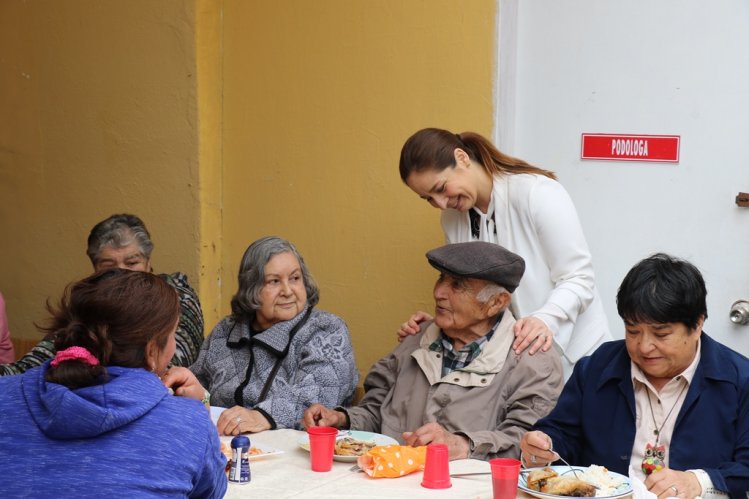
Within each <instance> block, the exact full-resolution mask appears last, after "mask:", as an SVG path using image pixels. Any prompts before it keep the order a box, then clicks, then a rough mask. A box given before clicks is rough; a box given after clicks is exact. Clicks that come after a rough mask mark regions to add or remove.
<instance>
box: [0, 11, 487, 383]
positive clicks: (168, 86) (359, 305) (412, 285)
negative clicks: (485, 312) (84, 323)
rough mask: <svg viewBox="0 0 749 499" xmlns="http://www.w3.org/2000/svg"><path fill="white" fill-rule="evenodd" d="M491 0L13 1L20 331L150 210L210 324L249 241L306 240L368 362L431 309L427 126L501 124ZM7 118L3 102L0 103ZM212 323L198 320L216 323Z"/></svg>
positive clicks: (10, 296) (7, 32)
mask: <svg viewBox="0 0 749 499" xmlns="http://www.w3.org/2000/svg"><path fill="white" fill-rule="evenodd" d="M495 9H496V6H495V0H474V1H471V2H456V1H454V0H430V1H424V0H387V1H386V0H383V1H377V2H372V1H371V0H321V1H315V2H309V1H306V0H283V1H277V2H260V1H250V0H223V1H222V0H173V1H168V0H159V1H158V2H154V1H152V0H129V1H127V2H122V1H119V0H89V1H84V0H66V1H64V2H60V1H54V0H46V1H45V0H25V1H24V0H3V1H2V2H0V109H3V119H2V120H0V196H1V197H0V199H2V203H0V210H1V211H0V230H2V233H3V236H4V237H3V240H4V242H3V243H2V249H3V258H0V290H2V291H3V292H4V293H5V294H6V299H7V301H8V307H9V313H10V319H11V326H12V328H13V330H14V332H19V333H21V334H30V333H31V332H32V330H31V326H30V324H31V322H32V321H34V320H39V319H40V318H42V317H44V314H43V302H44V299H45V298H46V297H48V296H51V297H53V298H56V297H57V296H59V292H60V290H61V289H62V286H63V285H64V284H65V283H67V282H68V281H70V280H72V279H74V278H76V277H80V276H81V275H82V274H84V273H85V272H87V271H88V270H89V266H88V262H87V260H86V258H85V255H84V243H85V237H86V235H87V233H88V230H89V229H90V227H91V225H92V224H93V223H95V222H96V221H98V220H100V219H101V218H103V217H105V216H107V215H109V214H110V213H112V212H115V211H133V212H136V213H138V214H140V215H141V216H142V217H143V218H144V220H145V221H146V223H147V224H148V226H149V228H150V229H151V231H152V233H153V236H154V240H155V243H156V250H155V253H154V263H155V265H156V269H157V270H160V271H173V270H182V271H185V272H187V273H188V274H189V276H190V278H191V281H192V282H193V283H194V284H196V285H199V288H200V295H201V301H202V303H203V307H204V312H205V315H206V326H207V328H208V329H209V330H210V328H211V327H212V326H213V325H214V324H215V322H216V321H217V320H218V318H219V317H220V316H222V315H224V314H226V313H228V311H229V299H230V297H231V295H232V294H233V292H234V291H235V289H236V271H237V267H238V265H239V260H240V258H241V255H242V253H243V252H244V250H245V248H246V247H247V245H248V244H249V243H250V242H252V241H253V240H255V239H257V238H258V237H261V236H263V235H268V234H277V235H280V236H283V237H286V238H288V239H290V240H292V241H293V242H294V243H296V244H297V246H298V247H299V249H300V250H301V252H302V254H303V255H304V256H305V258H306V260H307V263H308V264H309V266H310V268H311V269H312V271H313V273H314V275H315V277H316V278H317V280H318V281H319V284H320V287H321V292H322V300H321V303H320V308H322V309H325V310H329V311H331V312H334V313H336V314H338V315H340V316H341V317H343V318H344V319H345V320H346V322H347V323H348V325H349V328H350V329H351V332H352V335H353V339H354V345H355V348H356V354H357V358H358V363H359V367H360V371H361V372H362V373H365V372H366V370H367V369H368V368H369V366H370V365H371V364H372V362H374V361H375V360H376V359H377V358H379V357H380V356H382V355H383V354H384V353H386V352H387V351H389V350H390V349H391V348H392V347H393V346H394V345H395V331H396V329H397V327H398V324H400V322H402V321H403V320H405V319H406V318H407V317H408V316H409V314H410V313H411V312H413V311H414V310H416V309H426V310H431V309H432V300H431V288H432V284H433V281H434V278H435V277H436V273H435V272H434V271H433V270H432V269H431V268H430V267H428V265H427V263H426V260H425V258H424V253H425V252H426V251H427V250H428V249H430V248H432V247H434V246H437V245H439V244H441V242H442V235H441V231H440V228H439V213H438V212H437V211H436V210H434V209H432V208H430V207H429V206H428V205H427V204H426V203H425V202H423V201H421V200H419V199H418V198H417V197H416V196H415V195H414V194H413V193H411V192H410V191H409V190H408V189H407V188H406V187H405V186H404V185H403V184H402V183H401V181H400V179H399V177H398V174H397V163H398V154H399V151H400V147H401V145H402V143H403V141H404V140H405V139H406V138H407V137H408V136H409V135H410V134H411V133H413V132H414V131H416V130H418V129H419V128H422V127H425V126H441V127H447V128H450V129H453V130H456V131H462V130H468V129H471V130H476V131H479V132H482V133H485V134H489V133H490V132H491V125H492V123H491V120H492V106H493V101H492V78H493V74H494V69H493V68H494V54H493V46H494V42H493V40H494V39H495V33H494V26H495V17H496V10H495ZM6 110H7V111H6ZM207 332H208V331H207Z"/></svg>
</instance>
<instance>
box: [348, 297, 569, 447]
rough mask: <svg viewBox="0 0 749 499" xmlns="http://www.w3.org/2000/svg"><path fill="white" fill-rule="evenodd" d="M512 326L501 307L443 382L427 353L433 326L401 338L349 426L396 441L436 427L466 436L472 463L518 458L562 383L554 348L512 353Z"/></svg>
mask: <svg viewBox="0 0 749 499" xmlns="http://www.w3.org/2000/svg"><path fill="white" fill-rule="evenodd" d="M513 324H515V319H514V317H513V316H512V314H511V313H510V311H509V310H506V311H505V313H504V316H503V317H502V320H501V322H500V323H499V325H498V326H497V330H496V331H495V333H494V335H493V336H492V338H491V340H489V342H488V343H487V344H486V345H485V346H484V348H483V350H482V351H481V354H480V355H479V356H478V357H477V358H476V359H474V360H473V362H471V363H470V364H469V365H468V366H466V367H465V368H464V369H461V370H457V371H453V372H451V373H450V374H448V375H447V376H445V377H444V378H443V377H442V376H441V368H442V358H441V355H440V354H439V353H438V352H433V351H430V350H429V345H430V344H431V343H432V342H433V341H434V340H435V339H437V338H438V337H439V328H438V327H437V326H436V325H435V324H433V323H431V324H429V325H428V327H426V328H424V330H423V333H420V334H418V335H415V336H410V337H407V338H406V339H404V340H403V343H401V344H400V345H399V346H398V347H397V348H396V349H395V350H394V351H393V352H392V353H391V354H389V355H387V356H386V357H384V358H382V359H381V360H380V361H378V362H377V363H376V364H375V365H374V366H373V367H372V369H371V370H370V371H369V374H367V377H366V379H365V380H364V389H365V395H364V398H363V399H362V401H361V403H360V404H359V405H358V406H357V407H353V408H350V409H347V411H346V412H347V413H348V415H349V418H350V421H351V428H353V429H357V430H367V431H373V432H380V433H384V434H385V435H388V436H390V437H393V438H395V439H396V440H398V441H399V442H401V443H402V442H403V438H402V433H403V432H406V431H414V430H416V429H417V428H419V427H421V426H422V425H424V424H426V423H429V422H437V423H439V424H441V425H442V426H444V427H445V428H446V429H447V430H448V431H450V432H453V433H459V434H462V435H465V436H466V437H468V439H469V441H470V447H471V457H472V458H476V459H489V458H493V457H518V456H519V455H520V446H519V444H520V437H521V436H522V435H523V433H525V432H526V431H528V430H530V429H531V426H532V425H533V424H534V423H535V422H536V420H537V419H539V418H541V417H543V416H545V415H546V414H548V413H549V412H550V411H551V409H552V408H553V407H554V405H555V404H556V401H557V398H558V397H559V393H560V391H561V390H562V384H563V382H562V367H561V363H560V360H559V354H558V353H557V352H556V351H555V350H554V349H551V350H550V351H549V352H546V353H542V352H537V353H536V354H534V355H529V354H528V352H527V351H525V352H523V353H522V354H521V355H520V356H517V355H515V353H514V352H513V351H512V349H511V346H512V341H513V338H514V335H513V332H512V326H513Z"/></svg>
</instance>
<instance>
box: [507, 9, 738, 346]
mask: <svg viewBox="0 0 749 499" xmlns="http://www.w3.org/2000/svg"><path fill="white" fill-rule="evenodd" d="M499 19H500V20H499V32H500V36H499V50H498V53H499V74H498V78H497V83H498V89H497V111H496V113H497V114H496V116H497V119H496V131H495V140H496V141H497V144H498V145H499V146H500V148H501V149H504V150H505V151H506V152H508V153H510V154H513V155H516V156H519V157H521V158H524V159H526V160H528V161H530V162H531V163H533V164H535V165H537V166H541V167H543V168H547V169H551V170H555V171H556V172H557V173H558V175H559V178H560V181H561V182H562V184H564V186H565V187H566V188H567V190H568V191H569V193H570V195H571V196H572V199H573V200H574V202H575V204H576V206H577V209H578V212H579V215H580V219H581V221H582V224H583V227H584V229H585V233H586V236H587V238H588V243H589V245H590V248H591V251H592V253H593V263H594V266H595V270H596V275H597V282H598V286H599V288H600V292H601V297H602V299H603V301H604V304H605V307H606V312H607V314H608V316H609V323H610V324H611V330H612V333H613V334H614V336H615V337H623V335H624V332H623V326H622V322H621V320H620V319H619V316H618V315H617V313H616V304H615V297H616V291H617V288H618V286H619V283H620V282H621V280H622V278H623V277H624V275H625V273H626V272H627V270H629V268H631V267H632V265H634V264H635V263H636V262H637V261H639V260H640V259H642V258H644V257H646V256H648V255H650V254H652V253H654V252H659V251H663V252H667V253H671V254H674V255H677V256H680V257H682V258H685V259H687V260H690V261H691V262H692V263H694V264H695V265H697V266H698V267H699V268H700V269H701V270H702V273H703V275H704V277H705V280H706V282H707V288H708V315H709V318H708V321H707V323H706V325H705V331H706V332H707V333H708V334H710V335H711V336H713V337H714V338H716V339H718V340H719V341H721V342H723V343H725V344H727V345H729V346H731V347H732V348H734V349H735V350H738V351H739V352H741V353H743V354H744V355H749V326H738V325H735V324H733V323H732V322H731V321H730V319H729V309H730V307H731V305H732V304H733V302H734V301H736V300H739V299H747V300H749V258H747V251H749V208H741V207H738V206H737V205H736V202H735V198H736V196H737V194H738V193H739V192H749V2H747V1H746V0H712V1H710V2H705V1H702V0H658V1H653V0H629V1H627V2H622V1H614V0H554V1H551V0H499ZM582 133H613V134H655V135H679V136H681V150H680V160H679V163H678V164H664V163H633V162H615V161H582V160H580V138H581V134H582Z"/></svg>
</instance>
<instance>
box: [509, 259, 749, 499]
mask: <svg viewBox="0 0 749 499" xmlns="http://www.w3.org/2000/svg"><path fill="white" fill-rule="evenodd" d="M706 294H707V291H706V289H705V282H704V280H703V278H702V275H701V274H700V272H699V270H697V268H696V267H694V266H693V265H692V264H690V263H688V262H685V261H683V260H679V259H676V258H673V257H670V256H668V255H664V254H657V255H653V256H652V257H650V258H646V259H645V260H643V261H641V262H640V263H638V264H637V265H636V266H635V267H634V268H632V270H630V271H629V273H628V274H627V276H626V277H625V278H624V281H623V282H622V285H621V287H620V288H619V292H618V294H617V307H618V311H619V315H620V316H621V317H622V319H623V320H624V325H625V339H624V340H620V341H613V342H609V343H606V344H604V345H602V346H601V347H599V348H598V350H597V351H596V352H595V353H594V354H593V355H591V356H590V357H587V358H584V359H582V360H581V361H580V362H578V364H577V366H576V367H575V370H574V372H573V374H572V377H571V378H570V380H569V381H568V382H567V384H566V385H565V387H564V390H563V392H562V395H561V396H560V397H559V401H558V403H557V406H556V407H555V409H554V410H553V411H552V412H551V413H550V414H549V415H548V416H547V417H545V418H543V419H541V420H539V421H538V422H537V423H536V425H535V427H534V429H535V431H531V432H528V433H526V434H525V435H524V436H523V439H522V441H521V444H520V446H521V449H522V451H523V452H522V456H521V457H522V460H523V463H524V465H526V466H539V465H542V464H545V463H547V462H550V461H554V460H556V459H558V457H559V456H561V457H563V458H564V459H565V460H567V461H568V462H570V463H573V464H576V465H583V466H587V465H591V464H598V465H603V466H606V467H607V468H608V469H610V470H612V471H615V472H618V473H622V474H624V475H627V474H629V473H630V472H631V473H632V474H633V475H634V476H635V477H637V478H639V479H641V480H644V481H645V485H646V486H647V487H648V489H649V490H650V491H651V492H652V493H654V494H656V495H658V496H659V497H670V496H674V497H686V498H687V499H692V498H694V497H698V496H702V497H703V498H705V499H708V498H713V497H726V496H730V497H736V498H738V497H741V498H745V497H746V492H747V491H749V359H747V358H746V357H744V356H742V355H740V354H738V353H736V352H734V351H733V350H731V349H729V348H727V347H726V346H724V345H721V344H720V343H718V342H716V341H715V340H713V339H712V338H710V337H709V336H708V335H707V334H705V333H704V332H703V331H702V324H703V323H704V320H705V318H706V317H707V306H706V300H705V297H706ZM630 470H631V471H630Z"/></svg>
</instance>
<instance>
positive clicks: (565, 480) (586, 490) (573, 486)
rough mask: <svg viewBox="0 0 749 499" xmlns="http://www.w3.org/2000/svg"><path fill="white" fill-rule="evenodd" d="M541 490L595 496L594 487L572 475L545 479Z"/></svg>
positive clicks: (563, 494)
mask: <svg viewBox="0 0 749 499" xmlns="http://www.w3.org/2000/svg"><path fill="white" fill-rule="evenodd" d="M541 492H545V493H546V494H554V495H557V496H568V497H595V495H596V488H595V487H594V486H593V485H591V484H589V483H588V482H586V481H583V480H580V479H578V478H575V477H572V476H555V477H552V478H549V479H547V480H546V483H545V484H544V485H543V486H542V487H541Z"/></svg>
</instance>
